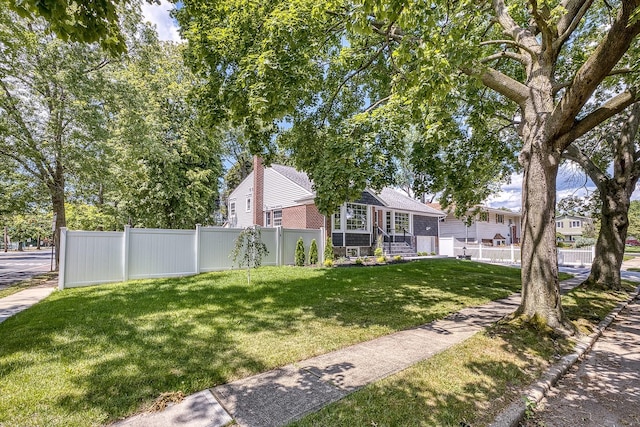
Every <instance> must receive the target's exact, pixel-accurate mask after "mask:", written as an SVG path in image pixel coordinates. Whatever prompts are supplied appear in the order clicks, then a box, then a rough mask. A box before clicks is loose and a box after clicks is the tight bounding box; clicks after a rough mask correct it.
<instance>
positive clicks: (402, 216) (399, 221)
mask: <svg viewBox="0 0 640 427" xmlns="http://www.w3.org/2000/svg"><path fill="white" fill-rule="evenodd" d="M395 220H396V221H395V229H396V233H403V232H407V233H408V232H409V214H408V213H400V212H396V213H395Z"/></svg>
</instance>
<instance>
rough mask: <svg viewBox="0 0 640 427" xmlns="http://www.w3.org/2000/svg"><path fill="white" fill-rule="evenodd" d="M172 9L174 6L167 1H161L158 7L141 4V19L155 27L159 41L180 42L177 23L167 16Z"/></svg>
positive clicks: (145, 3)
mask: <svg viewBox="0 0 640 427" xmlns="http://www.w3.org/2000/svg"><path fill="white" fill-rule="evenodd" d="M174 8H175V6H174V5H173V4H172V3H170V2H169V1H167V0H161V1H160V4H159V5H158V4H155V3H154V4H149V3H147V2H144V3H142V16H143V19H144V20H145V21H147V22H150V23H151V24H153V25H155V26H156V30H157V31H158V37H159V38H160V40H166V41H174V42H181V41H182V39H181V38H180V33H179V32H178V23H177V22H176V20H175V19H173V18H172V17H171V16H170V15H169V12H170V11H171V10H172V9H174Z"/></svg>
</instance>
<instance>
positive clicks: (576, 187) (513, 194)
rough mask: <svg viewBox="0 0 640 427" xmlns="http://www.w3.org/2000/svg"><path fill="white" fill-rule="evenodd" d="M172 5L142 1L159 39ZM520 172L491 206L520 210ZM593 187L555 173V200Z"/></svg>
mask: <svg viewBox="0 0 640 427" xmlns="http://www.w3.org/2000/svg"><path fill="white" fill-rule="evenodd" d="M173 8H174V5H173V4H172V3H170V2H168V1H167V0H161V1H160V4H159V5H156V4H148V3H146V2H145V3H143V5H142V13H143V15H144V19H145V20H147V21H149V22H151V23H152V24H154V25H155V26H156V28H157V30H158V36H159V37H160V40H169V41H175V42H179V41H181V39H180V35H179V33H178V24H177V22H176V21H175V20H174V19H173V18H171V16H169V11H170V10H171V9H173ZM521 189H522V175H513V176H512V178H511V182H510V183H509V184H505V185H503V186H502V189H501V191H500V192H499V193H497V194H496V195H494V196H492V197H491V198H489V200H487V204H488V205H489V206H491V207H496V208H498V207H505V208H509V209H513V210H520V206H521V204H522V202H521V197H522V191H521ZM594 190H595V186H594V185H593V183H592V182H591V181H589V180H586V179H585V176H584V173H581V172H580V171H577V170H576V169H575V168H574V167H571V166H563V168H562V169H561V170H560V173H559V174H558V184H557V191H558V194H557V196H558V200H560V199H562V198H564V197H567V196H571V195H575V196H584V195H586V194H587V193H589V192H592V191H594ZM632 198H633V199H640V193H639V192H638V191H637V190H636V192H635V193H634V196H633V197H632Z"/></svg>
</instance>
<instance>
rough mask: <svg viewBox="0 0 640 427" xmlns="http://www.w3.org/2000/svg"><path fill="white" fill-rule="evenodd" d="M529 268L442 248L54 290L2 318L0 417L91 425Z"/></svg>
mask: <svg viewBox="0 0 640 427" xmlns="http://www.w3.org/2000/svg"><path fill="white" fill-rule="evenodd" d="M519 275H520V271H519V270H517V269H513V268H509V267H500V266H493V265H486V264H478V263H473V262H469V261H458V260H451V259H434V260H426V261H417V262H411V263H404V264H395V265H388V266H379V267H363V268H339V269H336V268H334V269H313V268H286V267H284V268H283V267H280V268H275V267H274V268H261V269H259V270H258V271H256V272H254V274H252V283H251V285H247V282H246V274H245V273H244V272H242V271H234V272H219V273H209V274H203V275H199V276H194V277H188V278H181V279H162V280H149V281H137V282H129V283H126V284H112V285H103V286H99V287H89V288H80V289H68V290H65V291H62V292H56V293H54V294H53V295H52V296H51V297H49V298H48V299H46V300H44V301H42V302H41V303H39V304H37V305H36V306H34V307H32V308H30V309H29V310H27V311H24V312H22V313H20V314H18V315H17V316H15V317H12V318H10V319H8V320H7V321H5V322H4V323H1V324H0V425H3V424H4V425H7V426H16V425H17V426H21V425H22V426H32V425H46V426H50V425H51V426H55V425H59V426H69V425H78V426H85V425H96V424H102V423H107V422H110V421H113V420H115V419H117V418H120V417H123V416H126V415H129V414H132V413H134V412H137V411H140V410H144V409H145V408H146V407H148V406H149V405H150V404H151V403H152V402H153V400H154V399H155V398H157V397H158V396H159V395H160V394H161V393H163V392H174V391H181V392H183V393H185V394H189V393H192V392H195V391H199V390H202V389H204V388H207V387H212V386H215V385H217V384H221V383H225V382H228V381H231V380H234V379H237V378H240V377H244V376H247V375H250V374H255V373H258V372H263V371H266V370H269V369H271V368H273V367H276V366H281V365H285V364H287V363H291V362H293V361H296V360H301V359H305V358H308V357H311V356H314V355H317V354H321V353H326V352H328V351H331V350H334V349H337V348H341V347H344V346H346V345H349V344H352V343H355V342H360V341H364V340H368V339H371V338H375V337H378V336H381V335H384V334H388V333H391V332H393V331H396V330H400V329H405V328H408V327H412V326H416V325H419V324H423V323H426V322H429V321H431V320H433V319H436V318H441V317H444V316H446V315H447V314H449V313H451V312H453V311H457V310H459V309H460V308H462V307H465V306H473V305H478V304H482V303H484V302H487V301H489V300H492V299H497V298H501V297H504V296H507V295H509V294H511V293H513V292H515V291H519V288H520V279H519Z"/></svg>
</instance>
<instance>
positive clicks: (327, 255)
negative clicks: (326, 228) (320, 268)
mask: <svg viewBox="0 0 640 427" xmlns="http://www.w3.org/2000/svg"><path fill="white" fill-rule="evenodd" d="M334 258H335V255H334V254H333V240H332V239H331V236H328V237H327V240H326V242H325V245H324V259H325V261H326V260H328V259H330V260H332V261H333V259H334Z"/></svg>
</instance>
